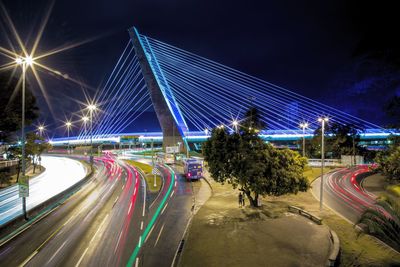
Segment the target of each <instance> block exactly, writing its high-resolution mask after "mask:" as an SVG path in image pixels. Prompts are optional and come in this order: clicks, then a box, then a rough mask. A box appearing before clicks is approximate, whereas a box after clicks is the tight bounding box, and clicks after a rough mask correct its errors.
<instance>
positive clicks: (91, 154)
mask: <svg viewBox="0 0 400 267" xmlns="http://www.w3.org/2000/svg"><path fill="white" fill-rule="evenodd" d="M88 109H89V114H90V165H93V112H94V111H96V109H97V107H96V105H94V104H90V105H89V106H88Z"/></svg>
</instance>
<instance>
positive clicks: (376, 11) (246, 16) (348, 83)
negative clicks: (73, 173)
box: [0, 0, 400, 135]
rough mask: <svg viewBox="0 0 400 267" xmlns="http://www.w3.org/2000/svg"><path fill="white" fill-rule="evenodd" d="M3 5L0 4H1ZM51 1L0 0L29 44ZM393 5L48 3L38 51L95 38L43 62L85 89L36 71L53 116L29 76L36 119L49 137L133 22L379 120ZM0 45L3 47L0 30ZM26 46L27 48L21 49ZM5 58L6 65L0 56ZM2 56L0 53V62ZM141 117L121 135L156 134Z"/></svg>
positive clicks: (391, 80) (392, 45) (391, 90)
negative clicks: (37, 111)
mask: <svg viewBox="0 0 400 267" xmlns="http://www.w3.org/2000/svg"><path fill="white" fill-rule="evenodd" d="M0 1H2V0H0ZM49 3H50V2H49V1H36V0H35V1H33V0H32V1H27V0H25V1H20V0H10V1H6V0H3V4H4V6H5V7H6V8H7V10H8V12H9V14H10V16H11V18H12V19H13V21H14V23H15V24H16V27H17V29H18V31H19V32H20V34H21V37H22V39H23V40H30V41H31V42H30V44H31V43H32V40H33V37H34V36H35V34H36V32H37V30H38V26H39V25H40V20H41V19H42V17H43V16H44V14H45V11H46V9H47V7H48V5H49ZM396 10H397V9H396V8H395V5H394V4H390V2H386V3H385V5H383V4H380V5H379V6H377V5H376V4H368V3H367V2H364V1H358V2H355V1H338V0H336V1H302V2H301V1H225V0H219V1H215V0H213V1H208V0H202V1H187V0H186V1H177V0H174V1H172V0H170V1H166V0H142V1H134V0H133V1H128V0H125V1H122V0H114V1H101V0H97V1H94V0H85V1H75V0H70V1H67V0H64V1H62V0H59V1H56V2H55V5H54V8H53V10H52V13H51V16H50V19H49V22H48V24H47V27H46V29H45V32H44V35H43V38H42V41H41V43H40V48H39V51H38V53H39V54H40V52H41V51H48V50H50V49H53V48H56V47H60V46H64V45H68V44H72V43H75V42H79V41H84V40H86V39H90V38H93V39H94V40H92V41H91V42H89V43H86V44H84V45H82V46H79V47H77V48H74V49H71V50H68V51H65V52H62V53H60V54H57V55H55V56H51V57H48V58H46V59H45V60H43V61H41V62H43V63H45V64H47V65H49V66H51V67H53V68H55V69H57V70H59V71H60V72H62V73H67V74H68V75H69V76H70V77H74V78H76V79H79V80H81V81H82V82H84V83H85V84H87V85H89V86H88V87H87V88H85V89H82V88H81V87H80V86H78V85H77V84H75V83H72V82H69V81H67V80H64V79H62V78H55V77H54V76H51V75H49V74H47V73H41V77H42V79H43V82H44V84H45V86H46V90H47V93H48V95H49V99H50V101H51V105H52V109H53V111H54V114H55V118H52V116H51V115H50V114H51V113H50V112H49V110H48V108H47V107H46V104H45V101H44V99H43V96H42V94H41V93H40V90H39V88H38V87H37V86H36V84H35V83H34V82H33V79H32V77H31V78H30V80H32V82H31V83H32V86H33V89H34V93H35V94H36V95H37V97H38V100H39V103H40V109H41V111H42V112H41V113H42V114H41V118H40V120H41V121H45V122H46V124H48V125H49V126H48V128H49V129H51V130H52V134H57V135H58V134H61V133H62V132H61V131H60V129H59V131H58V132H57V131H54V130H55V129H56V128H57V127H58V126H59V125H61V121H62V120H64V119H65V118H66V117H70V116H71V115H72V114H78V113H77V111H78V110H79V103H78V102H77V101H76V99H78V100H79V101H85V100H84V99H85V98H84V94H83V90H86V91H87V93H88V94H89V95H94V94H95V90H96V88H99V87H101V85H102V83H103V82H104V80H105V79H106V78H107V76H108V75H109V74H110V73H111V71H112V69H113V67H114V65H115V63H116V61H117V59H118V57H119V56H120V54H121V53H122V50H123V49H124V47H125V45H126V43H127V41H128V38H129V36H128V33H127V29H128V28H129V27H131V26H136V27H137V28H138V29H139V31H140V32H141V33H143V34H145V35H148V36H151V37H153V38H156V39H159V40H162V41H164V42H167V43H170V44H172V45H174V46H177V47H180V48H183V49H185V50H188V51H191V52H194V53H196V54H199V55H201V56H204V57H207V58H210V59H212V60H214V61H217V62H220V63H222V64H225V65H227V66H230V67H233V68H236V69H238V70H241V71H243V72H246V73H249V74H252V75H254V76H256V77H259V78H262V79H264V80H266V81H269V82H272V83H275V84H277V85H280V86H283V87H286V88H288V89H290V90H292V91H295V92H297V93H300V94H303V95H305V96H308V97H311V98H313V99H315V100H318V101H320V102H323V103H326V104H328V105H331V106H333V107H336V108H339V109H342V110H344V111H347V112H349V113H351V114H353V115H356V116H359V117H361V118H364V119H366V120H369V121H371V122H374V123H378V124H385V123H387V120H386V119H385V115H384V113H383V110H382V107H383V105H384V103H385V102H386V101H387V99H389V98H390V97H391V96H393V95H396V94H397V95H400V89H399V82H398V80H399V79H398V77H399V66H400V64H399V62H400V57H399V54H400V52H399V51H400V50H399V49H400V44H399V41H398V40H397V38H396V35H398V29H397V27H398V21H396V16H397V14H396V13H395V12H396ZM2 32H3V33H2V35H1V36H0V46H3V47H7V48H9V47H10V46H9V45H8V43H7V40H6V36H9V35H7V34H4V31H3V30H2ZM28 46H29V45H28ZM3 60H4V61H3ZM6 60H7V59H5V58H3V57H2V58H0V64H3V63H4V62H6ZM158 128H159V127H158V123H157V120H156V118H155V116H154V114H151V113H149V114H146V115H145V116H144V117H143V118H142V119H141V120H139V121H135V123H134V124H133V125H131V126H130V127H129V128H128V129H127V131H129V130H131V131H143V130H145V129H146V130H147V131H152V130H158Z"/></svg>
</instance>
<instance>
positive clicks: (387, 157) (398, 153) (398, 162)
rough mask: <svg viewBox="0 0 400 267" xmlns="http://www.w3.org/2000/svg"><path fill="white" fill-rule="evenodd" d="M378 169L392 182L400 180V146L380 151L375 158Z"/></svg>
mask: <svg viewBox="0 0 400 267" xmlns="http://www.w3.org/2000/svg"><path fill="white" fill-rule="evenodd" d="M375 162H376V163H377V164H378V167H377V169H376V170H377V171H379V172H381V173H383V174H384V175H385V176H386V178H387V179H388V180H389V181H391V182H399V181H400V146H397V147H395V148H392V149H391V150H389V151H382V152H380V153H378V155H377V156H376V158H375Z"/></svg>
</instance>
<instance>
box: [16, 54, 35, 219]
mask: <svg viewBox="0 0 400 267" xmlns="http://www.w3.org/2000/svg"><path fill="white" fill-rule="evenodd" d="M15 63H17V64H18V65H21V66H22V116H21V139H22V140H21V145H22V147H21V157H22V159H21V160H22V162H21V176H22V180H23V181H24V183H27V184H26V187H27V188H26V190H27V191H28V190H29V180H28V179H27V178H26V177H25V171H26V170H25V169H26V162H25V90H26V88H25V87H26V83H25V80H26V68H27V66H31V65H32V64H33V59H32V57H30V56H27V57H25V58H24V57H17V58H16V59H15ZM25 180H26V181H25ZM22 213H23V214H24V218H25V220H28V216H27V214H26V197H25V196H23V197H22Z"/></svg>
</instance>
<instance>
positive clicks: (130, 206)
mask: <svg viewBox="0 0 400 267" xmlns="http://www.w3.org/2000/svg"><path fill="white" fill-rule="evenodd" d="M131 208H132V202H131V204H130V205H129V209H128V214H129V212H131Z"/></svg>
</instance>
